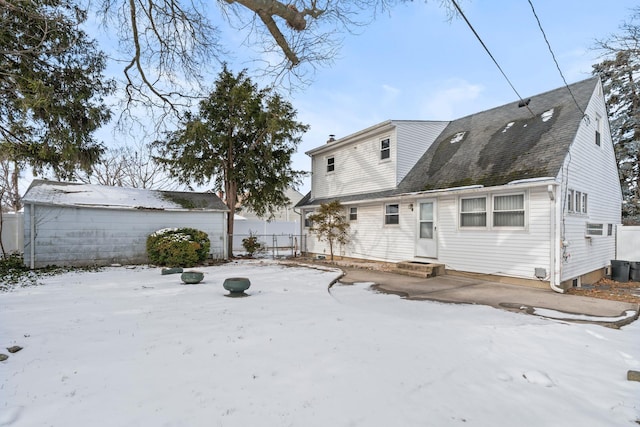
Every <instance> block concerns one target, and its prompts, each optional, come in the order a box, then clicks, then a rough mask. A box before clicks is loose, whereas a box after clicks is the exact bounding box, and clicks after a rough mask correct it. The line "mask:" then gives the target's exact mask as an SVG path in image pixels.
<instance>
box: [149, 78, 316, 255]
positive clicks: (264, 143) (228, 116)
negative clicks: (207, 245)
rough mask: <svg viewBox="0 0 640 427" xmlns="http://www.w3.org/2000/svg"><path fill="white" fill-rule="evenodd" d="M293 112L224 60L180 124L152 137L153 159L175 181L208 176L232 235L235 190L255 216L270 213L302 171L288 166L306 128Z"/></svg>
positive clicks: (284, 201)
mask: <svg viewBox="0 0 640 427" xmlns="http://www.w3.org/2000/svg"><path fill="white" fill-rule="evenodd" d="M295 118H296V111H295V110H294V108H293V107H292V105H291V104H290V103H289V102H287V101H285V100H284V99H283V98H282V97H281V96H280V95H278V94H277V93H274V92H273V90H272V89H258V87H257V86H256V85H255V84H254V83H252V82H251V80H250V79H249V78H248V77H247V76H246V72H245V71H242V72H240V73H239V74H238V75H234V74H233V73H232V72H230V71H229V70H228V69H227V67H226V66H224V67H223V70H222V72H221V73H220V74H219V76H218V79H217V80H216V82H215V88H214V90H213V92H211V94H210V95H209V96H208V98H207V99H205V100H203V101H201V102H200V109H199V112H198V113H197V114H187V115H186V119H185V120H183V121H182V123H181V125H180V129H178V130H177V131H174V132H170V133H168V134H167V138H166V140H164V141H156V143H155V145H156V146H157V147H158V148H159V150H160V156H159V157H158V159H157V160H158V161H159V162H160V163H162V164H163V165H164V166H165V168H166V169H167V171H168V172H169V173H170V174H171V175H172V176H173V177H175V178H177V179H178V180H179V181H180V182H181V183H184V184H194V183H195V184H197V185H205V184H209V183H210V182H211V181H213V185H214V189H215V190H216V191H224V196H225V203H226V205H227V207H228V208H229V209H230V211H231V212H230V214H229V219H228V223H227V232H228V234H229V235H233V216H234V215H233V214H234V212H235V210H236V204H237V201H238V197H239V196H241V197H242V204H243V206H245V207H248V208H250V209H251V210H253V211H254V212H255V213H256V214H257V215H258V216H265V215H267V216H268V215H273V213H274V211H275V210H276V209H278V208H279V207H282V206H285V205H286V204H287V203H288V202H289V199H288V198H287V196H286V195H285V190H286V189H287V188H288V187H291V186H296V185H298V184H299V181H300V178H301V177H302V176H303V175H304V172H302V171H296V170H293V169H292V168H291V156H292V155H293V154H294V153H295V151H296V148H297V146H298V144H299V143H300V141H301V138H302V134H303V133H304V132H306V131H307V129H308V126H307V125H304V124H302V123H299V122H297V121H296V120H295ZM229 253H230V254H231V239H229Z"/></svg>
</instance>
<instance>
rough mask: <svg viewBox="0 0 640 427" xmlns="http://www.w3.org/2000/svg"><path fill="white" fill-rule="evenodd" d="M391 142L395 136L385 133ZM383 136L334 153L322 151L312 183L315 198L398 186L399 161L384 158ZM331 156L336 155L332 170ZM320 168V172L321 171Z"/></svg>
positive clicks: (344, 147) (314, 162) (369, 138)
mask: <svg viewBox="0 0 640 427" xmlns="http://www.w3.org/2000/svg"><path fill="white" fill-rule="evenodd" d="M384 135H385V137H388V138H389V139H390V141H391V148H390V149H391V150H393V146H394V145H395V142H394V141H395V137H394V135H393V134H390V133H389V132H388V131H387V132H386V133H385V134H384ZM380 138H381V136H380V135H373V136H371V137H368V138H365V139H362V140H358V141H355V142H354V143H352V144H346V145H341V146H339V147H337V148H335V149H334V150H335V151H333V152H330V153H324V154H318V155H315V156H313V158H312V172H313V173H312V176H311V180H312V183H311V186H312V193H313V198H325V197H339V196H341V195H347V194H362V193H370V192H376V191H380V190H388V189H391V188H393V187H394V185H395V162H394V160H393V157H394V156H393V155H392V158H391V160H388V161H380ZM328 158H334V164H333V166H332V168H333V170H332V171H329V165H328V160H327V159H328ZM318 171H319V172H318Z"/></svg>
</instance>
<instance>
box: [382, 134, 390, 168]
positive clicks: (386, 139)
mask: <svg viewBox="0 0 640 427" xmlns="http://www.w3.org/2000/svg"><path fill="white" fill-rule="evenodd" d="M385 142H386V143H387V147H386V148H385V147H384V143H385ZM385 155H386V157H385ZM388 160H391V139H390V138H384V139H381V140H380V161H381V162H386V161H388Z"/></svg>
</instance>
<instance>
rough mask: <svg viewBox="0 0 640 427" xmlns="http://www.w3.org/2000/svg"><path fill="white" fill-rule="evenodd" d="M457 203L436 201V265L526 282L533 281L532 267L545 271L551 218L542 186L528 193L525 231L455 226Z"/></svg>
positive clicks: (444, 199)
mask: <svg viewBox="0 0 640 427" xmlns="http://www.w3.org/2000/svg"><path fill="white" fill-rule="evenodd" d="M487 197H489V196H487ZM474 198H477V197H474ZM460 200H461V198H459V197H455V196H448V197H440V198H439V199H438V230H437V233H438V239H439V240H438V241H439V244H438V251H439V252H438V262H440V263H442V264H445V265H446V267H447V269H451V270H459V271H469V272H475V273H483V274H495V275H505V276H514V277H521V278H528V279H535V268H545V269H547V271H549V256H550V248H551V246H550V239H549V235H550V224H551V222H550V218H551V216H550V213H549V204H550V202H549V196H548V194H547V190H546V187H537V188H533V189H530V190H528V195H527V197H526V198H525V206H526V209H527V213H526V216H527V218H528V220H527V221H528V225H527V227H526V228H506V229H505V227H487V228H475V229H474V228H466V227H459V224H458V219H457V218H458V215H459V209H460V207H459V206H460ZM488 200H489V199H488ZM491 221H492V220H491ZM490 223H491V222H490Z"/></svg>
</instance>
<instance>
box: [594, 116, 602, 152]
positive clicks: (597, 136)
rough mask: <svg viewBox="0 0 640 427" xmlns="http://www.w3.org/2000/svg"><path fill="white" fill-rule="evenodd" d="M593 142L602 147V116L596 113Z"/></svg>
mask: <svg viewBox="0 0 640 427" xmlns="http://www.w3.org/2000/svg"><path fill="white" fill-rule="evenodd" d="M595 143H596V145H597V146H598V147H602V117H600V114H596V134H595Z"/></svg>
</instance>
